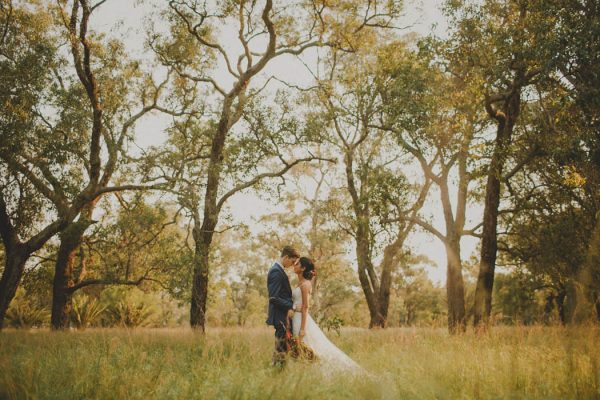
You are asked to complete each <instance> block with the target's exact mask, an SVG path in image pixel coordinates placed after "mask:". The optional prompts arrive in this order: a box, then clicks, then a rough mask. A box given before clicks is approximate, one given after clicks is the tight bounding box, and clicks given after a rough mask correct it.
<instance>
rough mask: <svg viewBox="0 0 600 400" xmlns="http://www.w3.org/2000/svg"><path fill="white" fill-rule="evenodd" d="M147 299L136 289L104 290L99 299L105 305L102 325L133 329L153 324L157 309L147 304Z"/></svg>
mask: <svg viewBox="0 0 600 400" xmlns="http://www.w3.org/2000/svg"><path fill="white" fill-rule="evenodd" d="M149 298H151V297H150V296H147V295H145V294H144V293H143V292H142V291H141V290H139V289H136V288H133V289H130V290H128V289H121V288H114V289H113V288H110V289H108V290H105V291H104V292H103V293H102V297H101V303H103V304H104V305H106V313H105V315H104V316H103V318H102V325H104V326H121V327H127V328H135V327H141V326H148V325H151V324H153V323H154V320H155V318H156V315H157V307H156V304H151V303H149Z"/></svg>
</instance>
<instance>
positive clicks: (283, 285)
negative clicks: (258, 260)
mask: <svg viewBox="0 0 600 400" xmlns="http://www.w3.org/2000/svg"><path fill="white" fill-rule="evenodd" d="M267 289H268V290H269V315H268V317H267V324H268V325H273V326H274V327H275V337H276V338H277V343H276V350H277V351H278V352H284V351H285V342H284V340H283V339H284V338H285V324H286V318H287V313H288V311H289V310H291V309H292V307H293V303H292V288H291V286H290V280H289V279H288V276H287V274H286V273H285V271H284V270H283V267H282V266H281V265H279V263H275V264H273V266H272V267H271V269H269V274H268V275H267Z"/></svg>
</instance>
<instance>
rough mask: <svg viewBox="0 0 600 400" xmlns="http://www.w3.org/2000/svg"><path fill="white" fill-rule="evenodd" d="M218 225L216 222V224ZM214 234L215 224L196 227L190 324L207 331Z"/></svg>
mask: <svg viewBox="0 0 600 400" xmlns="http://www.w3.org/2000/svg"><path fill="white" fill-rule="evenodd" d="M215 225H216V224H215ZM213 235H214V226H210V225H209V224H207V221H206V219H205V220H204V223H203V224H202V226H201V227H200V229H197V228H196V226H195V227H194V231H193V236H194V241H195V244H196V246H195V248H194V278H193V282H192V302H191V307H190V326H191V327H192V329H194V330H198V331H201V332H202V333H204V332H205V331H206V300H207V298H208V280H209V266H210V264H209V262H210V245H211V243H212V239H213Z"/></svg>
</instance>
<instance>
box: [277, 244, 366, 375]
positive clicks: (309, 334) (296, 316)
mask: <svg viewBox="0 0 600 400" xmlns="http://www.w3.org/2000/svg"><path fill="white" fill-rule="evenodd" d="M286 269H287V270H289V269H292V270H293V272H294V273H295V274H296V275H297V277H298V285H297V286H296V287H294V289H293V290H292V287H291V285H290V280H289V278H288V273H287V272H286ZM315 276H316V269H315V265H314V263H313V261H312V260H311V259H309V258H308V257H300V255H299V254H298V252H297V251H296V250H295V249H294V248H293V247H291V246H285V247H284V248H283V249H282V250H281V254H280V259H279V261H277V262H275V263H274V264H273V266H272V267H271V268H270V269H269V273H268V275H267V289H268V291H269V312H268V317H267V321H266V322H267V324H268V325H272V326H273V327H274V328H275V352H274V353H273V365H275V366H278V367H280V368H282V367H283V366H284V365H285V360H286V354H287V352H288V350H289V348H288V341H287V340H286V334H288V335H289V334H292V335H293V337H294V338H295V340H296V341H297V343H303V345H304V346H307V347H308V348H310V349H311V350H312V351H313V352H314V355H315V356H316V358H317V359H318V360H319V362H321V363H323V364H326V365H327V366H328V367H332V368H336V369H344V370H350V371H354V372H358V371H361V370H362V368H361V367H360V366H359V365H358V364H356V363H355V362H354V361H353V360H352V359H351V358H350V357H348V356H347V355H346V354H345V353H344V352H343V351H341V350H340V349H338V348H337V347H336V346H335V345H334V344H333V343H331V341H329V339H328V338H327V336H326V335H325V334H324V333H323V331H322V330H321V328H319V326H318V325H317V323H316V322H315V321H314V320H313V319H312V317H311V316H310V298H311V294H312V285H313V281H314V277H315Z"/></svg>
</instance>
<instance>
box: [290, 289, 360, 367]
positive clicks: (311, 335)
mask: <svg viewBox="0 0 600 400" xmlns="http://www.w3.org/2000/svg"><path fill="white" fill-rule="evenodd" d="M292 301H293V302H294V307H295V308H296V307H297V308H296V309H300V306H301V305H302V291H301V289H300V287H299V286H298V287H296V288H294V290H293V291H292ZM301 325H302V312H295V313H294V317H293V319H292V331H293V334H294V336H298V334H299V333H300V327H301ZM303 342H304V343H305V344H306V345H307V346H309V347H310V348H311V349H313V351H314V352H315V355H316V356H317V358H318V359H319V361H320V362H322V363H323V364H325V365H327V366H328V367H333V368H337V369H343V370H348V371H351V372H356V373H362V372H364V370H363V369H362V367H361V366H360V365H358V364H357V363H356V362H354V360H352V359H351V358H350V357H348V356H347V355H346V354H345V353H344V352H343V351H341V350H340V349H338V348H337V347H336V346H335V345H334V344H333V343H331V341H329V339H327V336H325V334H324V333H323V331H322V330H321V328H319V325H317V323H316V322H315V321H314V320H313V319H312V317H311V316H310V314H308V315H307V316H306V326H305V328H304V339H303Z"/></svg>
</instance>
